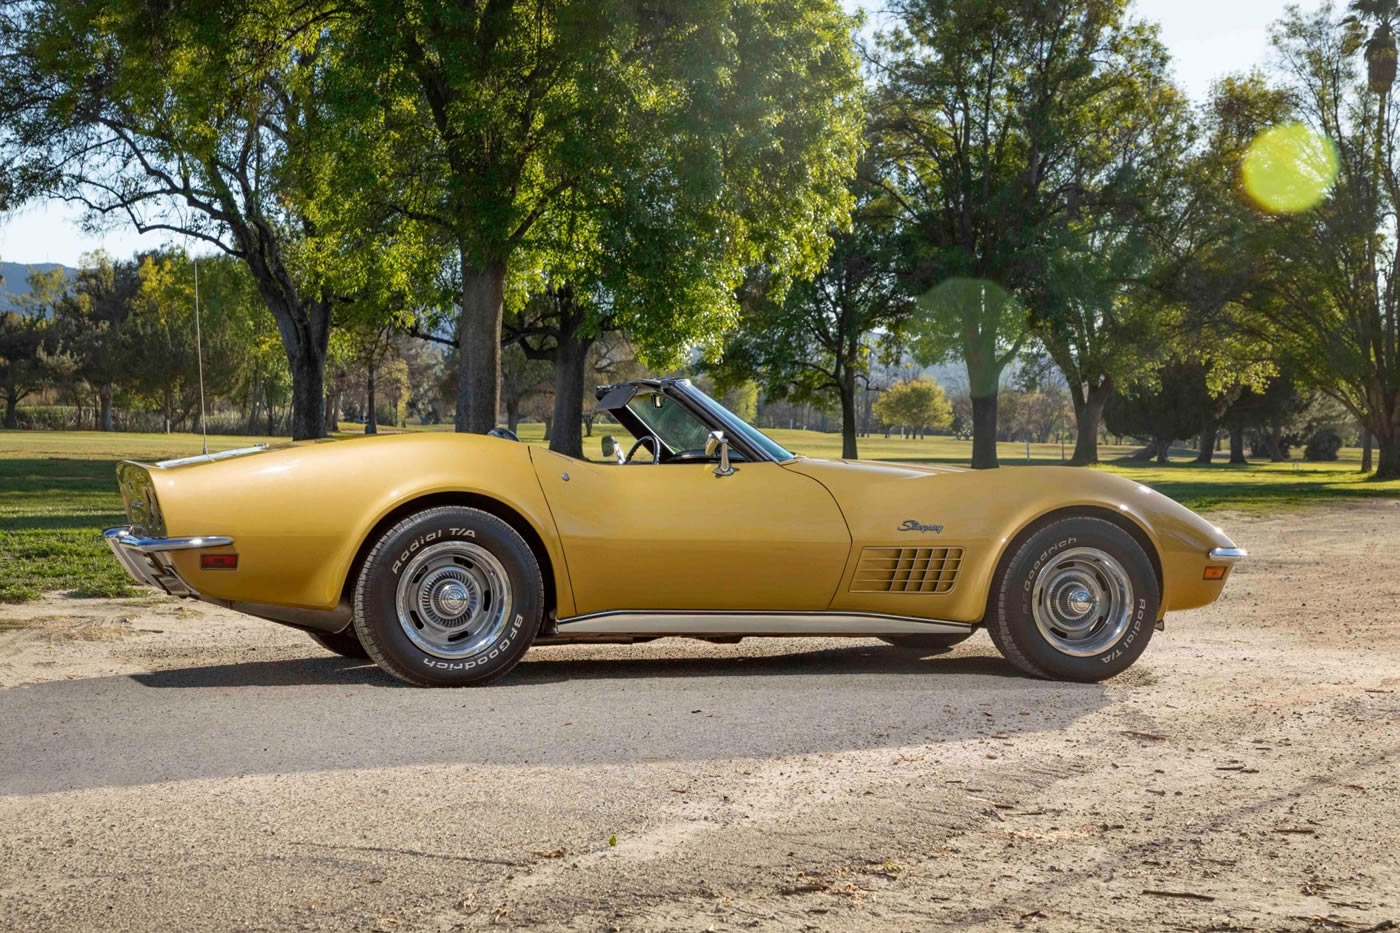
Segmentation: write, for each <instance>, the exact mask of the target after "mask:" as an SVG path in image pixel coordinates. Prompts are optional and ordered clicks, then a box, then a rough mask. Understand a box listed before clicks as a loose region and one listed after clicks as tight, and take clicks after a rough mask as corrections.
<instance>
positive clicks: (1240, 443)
mask: <svg viewBox="0 0 1400 933" xmlns="http://www.w3.org/2000/svg"><path fill="white" fill-rule="evenodd" d="M1230 462H1231V463H1248V462H1249V461H1248V460H1246V459H1245V456H1244V428H1243V427H1241V426H1239V425H1234V426H1232V427H1231V428H1230Z"/></svg>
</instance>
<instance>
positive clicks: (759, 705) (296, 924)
mask: <svg viewBox="0 0 1400 933" xmlns="http://www.w3.org/2000/svg"><path fill="white" fill-rule="evenodd" d="M1213 518H1214V519H1215V520H1216V521H1217V522H1219V523H1221V524H1222V525H1224V526H1225V527H1227V528H1228V529H1229V530H1230V532H1231V533H1232V535H1234V536H1235V537H1236V540H1238V541H1239V542H1240V543H1241V544H1242V545H1243V546H1245V547H1247V548H1248V549H1249V550H1250V552H1251V560H1250V561H1249V562H1248V563H1246V564H1245V565H1243V566H1242V567H1240V568H1239V569H1238V570H1236V571H1235V574H1234V578H1233V580H1232V582H1231V583H1230V585H1229V586H1228V587H1227V588H1226V592H1225V596H1224V598H1223V599H1222V600H1221V601H1220V602H1219V603H1218V604H1216V605H1215V606H1212V607H1210V608H1208V609H1205V610H1201V611H1197V612H1191V613H1186V614H1183V615H1178V616H1173V617H1171V618H1169V619H1168V620H1167V630H1166V631H1165V632H1163V633H1158V634H1157V635H1156V636H1155V637H1154V639H1153V642H1152V644H1151V646H1150V647H1149V648H1148V651H1147V654H1146V655H1145V656H1144V658H1143V659H1142V660H1141V661H1139V662H1138V664H1137V665H1136V666H1135V667H1134V668H1133V669H1131V670H1130V671H1129V672H1128V673H1127V674H1125V675H1123V676H1121V677H1119V678H1117V679H1115V680H1113V681H1111V682H1108V683H1106V684H1101V685H1094V686H1083V685H1066V684H1053V683H1044V682H1038V681H1031V680H1026V679H1022V678H1020V677H1018V676H1015V675H1014V674H1013V672H1012V671H1011V669H1010V668H1009V667H1008V666H1007V665H1005V664H1004V663H1003V662H1002V661H1001V660H1000V659H999V658H998V657H997V656H996V652H995V650H994V649H993V647H992V645H991V642H990V640H988V639H987V638H986V636H985V635H981V634H979V635H977V636H975V637H974V638H973V639H972V640H970V641H969V642H967V643H965V644H964V645H962V646H960V647H959V648H958V649H957V650H956V651H954V652H953V653H951V654H947V655H943V656H939V657H932V658H926V659H915V658H909V657H905V656H902V655H901V654H899V653H898V652H896V651H895V650H893V649H889V648H886V647H884V646H883V645H882V644H880V643H878V642H874V641H863V640H862V641H851V640H835V639H833V640H819V641H817V640H797V639H794V640H783V641H747V642H744V643H742V644H740V645H737V646H718V645H708V644H704V643H700V642H689V641H683V640H675V639H672V640H665V641H660V642H653V643H650V644H648V645H641V646H635V647H621V646H618V647H592V648H571V647H552V648H537V649H534V650H532V651H531V652H530V653H529V654H528V655H527V656H526V660H525V661H524V662H523V663H522V664H521V665H520V666H519V667H518V668H517V669H516V671H515V672H514V673H513V674H512V675H510V676H509V677H508V678H507V679H506V680H504V681H503V682H501V683H500V684H499V685H497V686H494V687H491V688H488V689H484V690H467V691H440V690H439V691H433V690H420V689H414V688H410V687H405V686H402V685H400V684H398V683H397V682H395V681H393V680H390V679H389V678H387V677H385V676H383V675H381V674H380V673H379V672H378V671H377V670H375V669H374V668H373V667H369V666H362V665H356V664H353V663H350V662H347V661H345V660H343V659H340V658H337V657H332V656H329V655H327V654H325V653H324V652H322V651H321V650H320V649H319V648H317V647H316V646H314V645H313V644H312V643H311V642H310V641H309V640H308V639H307V638H306V637H305V636H303V635H300V634H299V633H296V632H294V631H291V630H289V629H284V628H280V627H278V626H275V625H273V624H271V623H263V622H259V621H257V620H251V619H245V618H242V617H238V616H234V615H231V614H229V613H224V612H221V611H219V610H216V609H214V608H212V607H207V606H204V605H202V604H188V603H180V602H177V601H174V600H166V599H154V598H151V599H140V600H114V601H96V600H69V599H63V598H61V597H54V598H50V599H46V600H42V601H40V602H36V603H29V604H24V605H20V606H0V688H2V689H0V929H5V930H17V931H31V930H33V931H39V930H64V931H68V930H95V931H96V930H100V931H121V930H141V931H148V930H224V929H227V930H275V931H285V930H328V931H329V930H365V931H395V933H399V931H418V930H423V931H448V930H472V929H478V928H494V927H502V928H528V929H539V930H609V929H616V930H626V931H632V930H707V929H714V930H748V929H759V930H765V929H774V930H804V929H821V930H826V929H831V930H873V929H880V930H926V929H929V928H931V927H936V926H943V925H946V926H952V927H958V928H970V929H987V930H1003V929H1007V928H1022V929H1027V930H1042V931H1062V930H1063V931H1069V930H1085V929H1115V930H1122V929H1146V930H1157V929H1168V930H1178V929H1179V930H1222V929H1237V928H1238V929H1259V930H1329V931H1335V930H1353V931H1361V930H1367V929H1370V930H1382V929H1395V928H1396V927H1395V926H1393V924H1400V842H1398V841H1397V840H1400V507H1397V504H1396V503H1392V502H1381V501H1378V502H1370V503H1364V504H1358V505H1352V506H1346V507H1338V508H1333V509H1328V510H1317V511H1309V512H1305V513H1300V514H1295V515H1286V516H1281V517H1274V518H1268V519H1258V518H1243V517H1238V516H1231V515H1223V514H1222V515H1215V516H1213Z"/></svg>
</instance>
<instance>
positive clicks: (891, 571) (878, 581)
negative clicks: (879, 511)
mask: <svg viewBox="0 0 1400 933" xmlns="http://www.w3.org/2000/svg"><path fill="white" fill-rule="evenodd" d="M962 556H963V549H962V548H960V547H868V548H865V549H863V550H862V551H861V552H860V565H859V566H858V567H856V578H855V579H854V580H852V581H851V592H852V593H946V592H948V591H949V590H951V589H952V588H953V584H954V583H955V582H956V581H957V578H958V567H959V566H960V565H961V564H962Z"/></svg>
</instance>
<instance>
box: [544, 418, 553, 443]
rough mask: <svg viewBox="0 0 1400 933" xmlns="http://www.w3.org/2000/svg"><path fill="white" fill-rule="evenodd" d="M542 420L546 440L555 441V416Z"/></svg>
mask: <svg viewBox="0 0 1400 933" xmlns="http://www.w3.org/2000/svg"><path fill="white" fill-rule="evenodd" d="M541 420H543V421H544V439H545V440H547V441H550V440H553V439H554V416H553V415H546V416H545V417H544V418H543V419H541Z"/></svg>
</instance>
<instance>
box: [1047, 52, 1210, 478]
mask: <svg viewBox="0 0 1400 933" xmlns="http://www.w3.org/2000/svg"><path fill="white" fill-rule="evenodd" d="M1131 46H1132V56H1133V57H1128V58H1127V60H1126V61H1125V66H1124V67H1123V69H1122V73H1121V74H1120V75H1118V76H1117V78H1116V80H1115V81H1114V89H1113V90H1112V91H1111V92H1109V93H1106V94H1104V95H1103V96H1101V97H1100V98H1099V105H1098V106H1097V107H1095V108H1094V110H1093V116H1092V119H1091V120H1090V121H1089V122H1088V123H1087V127H1086V128H1087V129H1088V131H1089V132H1090V134H1091V137H1090V138H1089V139H1087V140H1085V142H1086V145H1085V146H1084V147H1083V148H1082V150H1081V151H1080V153H1079V154H1078V155H1077V156H1076V161H1077V167H1076V170H1075V175H1074V181H1073V182H1072V183H1071V184H1070V185H1069V186H1067V188H1066V189H1065V192H1064V202H1065V203H1064V210H1063V211H1062V212H1061V213H1060V214H1059V215H1058V216H1057V217H1056V218H1054V219H1053V220H1052V222H1051V227H1050V237H1049V245H1048V248H1047V250H1046V253H1045V258H1044V261H1043V263H1042V264H1041V269H1042V277H1041V278H1040V279H1039V281H1037V282H1033V283H1032V284H1030V285H1029V286H1028V287H1027V288H1026V289H1025V295H1026V298H1027V304H1028V306H1029V309H1030V318H1031V326H1032V329H1033V331H1034V333H1035V336H1036V337H1037V338H1038V339H1039V341H1040V343H1041V344H1042V345H1043V346H1044V347H1045V351H1046V352H1047V353H1048V354H1049V355H1050V357H1051V359H1053V360H1054V362H1055V365H1056V366H1057V367H1058V368H1059V370H1060V372H1061V373H1062V374H1063V375H1064V378H1065V381H1066V383H1067V384H1068V387H1069V393H1070V398H1071V401H1072V402H1073V405H1074V417H1075V424H1076V429H1077V430H1076V438H1075V445H1074V454H1073V456H1072V457H1071V459H1070V463H1071V464H1074V465H1076V466H1082V465H1084V464H1088V463H1096V462H1097V461H1098V435H1099V420H1100V418H1101V416H1102V413H1103V406H1104V404H1105V403H1106V402H1107V400H1108V397H1109V395H1110V394H1111V393H1112V392H1113V387H1114V385H1115V384H1123V385H1126V384H1129V383H1131V382H1133V381H1134V380H1135V379H1137V378H1139V377H1140V376H1142V375H1143V374H1144V373H1146V372H1148V371H1149V370H1150V369H1151V368H1152V367H1153V366H1154V365H1155V364H1156V363H1157V362H1158V361H1159V360H1160V358H1161V355H1162V354H1161V350H1162V347H1163V345H1164V344H1165V343H1166V342H1167V340H1166V335H1165V334H1164V333H1163V328H1162V327H1161V326H1160V325H1159V322H1158V317H1159V315H1160V313H1161V310H1162V308H1161V305H1162V302H1161V300H1160V297H1159V295H1158V294H1157V293H1156V292H1155V291H1154V289H1153V285H1154V279H1155V277H1156V276H1157V275H1158V274H1159V271H1158V270H1159V267H1160V265H1161V262H1162V253H1161V250H1160V244H1161V241H1162V240H1163V239H1164V238H1167V237H1169V236H1170V235H1171V234H1172V232H1173V231H1174V225H1173V221H1175V220H1176V219H1177V217H1176V216H1175V214H1176V211H1175V210H1174V209H1175V208H1177V207H1178V205H1179V204H1180V202H1181V200H1182V196H1181V195H1182V189H1183V187H1184V181H1185V179H1186V178H1187V177H1189V176H1188V175H1187V173H1186V172H1185V171H1184V168H1185V165H1186V161H1185V158H1184V156H1185V154H1186V150H1187V148H1188V146H1189V145H1190V140H1191V139H1192V137H1193V135H1194V133H1193V130H1194V127H1193V126H1192V125H1191V121H1190V119H1189V115H1188V110H1187V106H1186V100H1185V98H1184V96H1183V95H1182V94H1181V93H1180V92H1179V91H1178V90H1177V89H1176V87H1175V86H1173V85H1172V84H1171V82H1170V80H1169V78H1168V76H1167V69H1168V58H1167V55H1166V52H1165V50H1164V49H1163V48H1162V47H1161V45H1160V43H1159V42H1158V41H1157V39H1156V37H1155V36H1153V35H1151V34H1148V33H1145V32H1144V33H1143V34H1141V35H1139V36H1137V37H1136V39H1135V40H1133V42H1132V44H1131Z"/></svg>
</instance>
